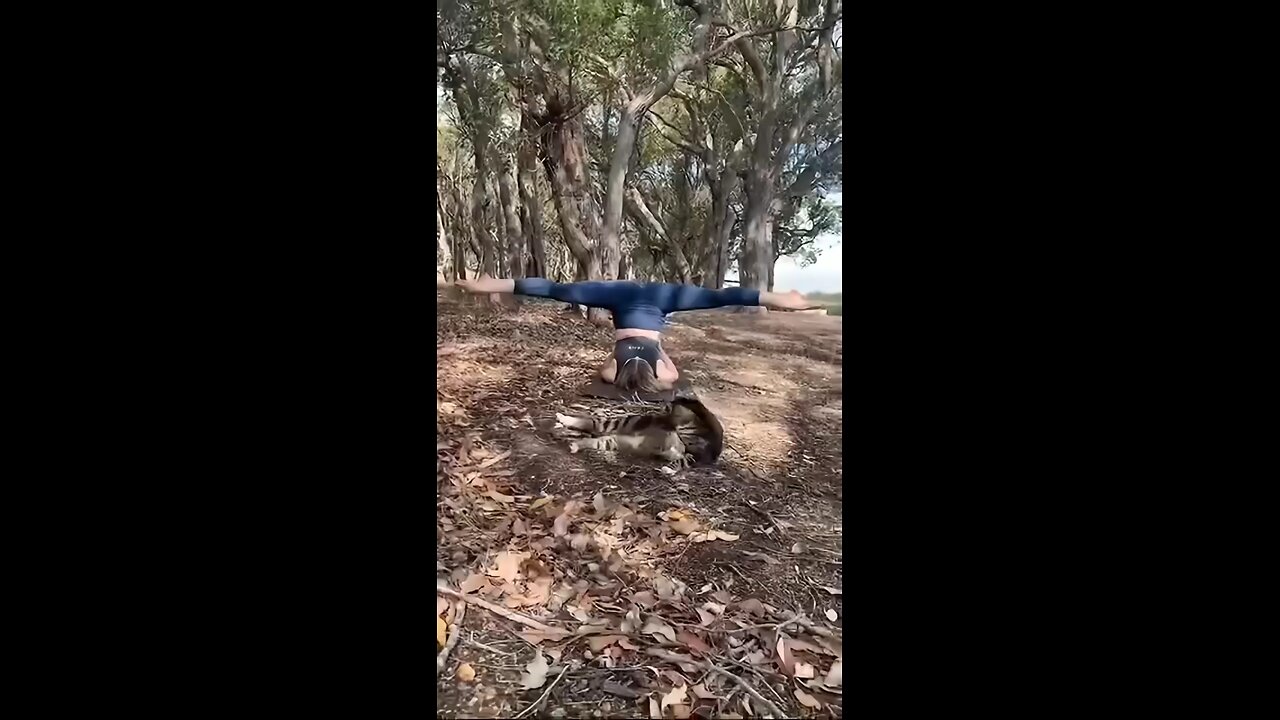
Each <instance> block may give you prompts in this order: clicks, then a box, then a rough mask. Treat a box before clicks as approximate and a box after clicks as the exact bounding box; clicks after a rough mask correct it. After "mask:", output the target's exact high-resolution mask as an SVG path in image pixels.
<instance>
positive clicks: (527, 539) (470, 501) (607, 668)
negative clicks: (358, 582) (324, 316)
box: [437, 316, 843, 718]
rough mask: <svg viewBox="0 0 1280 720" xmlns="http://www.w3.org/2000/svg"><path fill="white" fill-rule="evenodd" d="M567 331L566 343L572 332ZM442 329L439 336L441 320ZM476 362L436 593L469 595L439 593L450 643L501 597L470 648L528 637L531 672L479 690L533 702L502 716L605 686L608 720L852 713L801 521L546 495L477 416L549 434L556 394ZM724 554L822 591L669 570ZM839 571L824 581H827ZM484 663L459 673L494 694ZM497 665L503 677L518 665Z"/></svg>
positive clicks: (443, 519) (452, 461)
mask: <svg viewBox="0 0 1280 720" xmlns="http://www.w3.org/2000/svg"><path fill="white" fill-rule="evenodd" d="M442 318H443V316H442ZM470 320H474V321H475V322H480V323H483V322H489V320H488V319H485V318H483V317H482V318H479V319H476V318H471V319H470ZM554 331H555V334H556V335H557V336H562V335H563V333H564V332H565V329H564V328H563V327H556V328H554ZM574 331H575V332H576V331H577V328H576V326H575V329H574ZM437 332H438V338H439V332H440V331H439V324H438V331H437ZM520 332H521V333H524V332H525V328H523V327H522V328H521V329H520ZM461 335H462V334H461V333H460V337H461ZM466 356H467V353H466V352H464V351H463V350H457V351H454V352H453V354H451V355H450V363H451V364H454V363H460V369H458V370H457V371H458V372H459V373H460V376H459V377H460V378H461V379H460V381H459V382H457V383H453V384H450V383H447V382H441V381H440V380H438V382H437V496H438V503H437V547H438V551H437V570H438V574H439V579H438V582H443V583H444V585H445V586H446V587H447V588H451V592H456V593H459V594H460V595H461V596H463V597H462V598H461V599H454V597H453V596H450V597H449V599H448V600H446V599H445V598H442V597H438V598H437V619H438V631H439V632H438V638H437V640H438V644H440V643H443V638H444V637H445V635H446V631H448V632H452V631H453V627H452V624H451V622H449V618H450V617H451V616H452V613H453V607H452V605H461V604H462V603H463V602H466V603H467V604H473V605H474V604H481V603H482V602H483V603H487V604H481V608H477V609H475V610H473V611H472V613H469V614H468V615H467V617H466V618H465V622H463V623H459V626H460V627H459V630H461V631H463V632H467V631H470V632H471V633H472V634H471V635H469V636H467V637H473V638H474V637H475V632H476V631H481V632H485V633H488V634H487V635H485V636H484V640H485V642H488V643H502V642H504V641H505V642H507V643H515V645H505V646H504V647H503V651H504V652H507V653H510V654H512V655H513V656H518V657H519V658H520V660H519V664H518V665H516V666H515V667H516V668H518V672H516V673H514V674H512V673H510V671H504V672H495V673H493V674H486V675H485V676H484V678H481V680H482V681H483V683H485V684H487V683H490V682H492V683H495V684H497V685H498V686H499V687H500V686H501V684H502V683H504V682H505V683H511V684H512V685H516V686H518V687H519V688H521V689H522V690H525V691H527V692H528V693H529V695H528V696H525V695H520V696H519V699H518V700H514V702H515V705H507V706H504V707H507V708H509V709H510V714H511V715H514V714H517V712H518V711H520V710H522V709H524V710H530V711H533V710H535V709H536V708H534V703H535V700H537V701H539V702H540V701H541V699H540V698H538V694H539V693H540V692H542V693H548V692H551V691H552V690H555V691H556V692H559V693H566V692H575V693H581V692H586V691H587V690H588V687H587V685H585V684H583V683H586V682H587V681H588V680H590V679H591V678H595V680H594V682H592V683H591V687H594V688H595V689H597V690H598V691H599V692H600V693H601V694H600V695H599V697H600V698H601V699H600V702H602V703H607V702H609V699H610V698H611V699H612V702H613V705H612V708H613V710H612V711H611V712H610V711H606V712H605V713H604V715H605V716H609V715H610V714H611V713H612V714H618V713H621V714H624V715H625V714H632V712H634V710H639V712H640V713H641V714H643V713H644V712H645V710H648V711H649V713H650V714H651V715H652V716H654V717H691V716H692V717H700V718H701V717H735V716H736V715H735V714H736V713H742V712H744V711H745V712H746V714H747V715H748V716H758V715H760V714H768V713H774V712H776V713H777V714H775V715H774V716H775V717H800V716H807V715H810V714H812V713H813V711H816V710H821V709H823V708H828V707H830V709H829V710H827V712H834V713H836V714H839V713H840V708H839V703H840V702H841V700H840V694H839V693H840V691H841V685H842V659H841V658H842V655H843V646H842V642H841V630H840V628H838V627H834V626H832V625H830V624H829V620H830V615H829V614H828V613H827V612H826V607H827V606H828V605H829V604H830V600H829V599H828V601H827V603H822V604H818V603H815V602H813V601H812V600H816V599H817V598H818V595H821V596H825V597H827V598H830V597H831V596H833V595H834V596H837V597H838V596H840V595H841V594H842V591H841V589H840V588H839V587H835V586H833V585H831V584H822V583H821V582H815V581H814V580H816V579H817V578H814V579H807V578H806V577H804V576H803V575H800V574H799V572H798V568H797V569H796V572H792V565H794V564H796V563H798V562H800V563H802V562H803V560H802V558H803V557H804V555H805V553H806V552H808V551H809V549H810V548H809V545H808V541H806V542H797V541H796V539H795V538H796V537H798V536H802V535H803V532H802V530H803V528H802V527H800V526H798V525H796V524H795V523H794V522H786V521H784V520H783V519H782V518H785V517H786V515H785V514H777V511H776V510H775V511H774V512H775V515H771V516H770V520H771V521H772V523H773V524H772V525H769V524H767V523H766V525H767V527H765V530H767V532H763V531H762V530H761V526H760V525H753V524H751V523H750V521H748V522H747V523H746V524H743V523H742V522H738V523H737V524H735V521H734V520H733V519H730V520H729V521H728V522H726V521H724V520H718V519H717V518H718V517H719V516H720V515H723V512H722V511H716V512H712V511H711V510H710V509H709V508H704V507H698V508H693V507H683V506H674V505H667V506H666V510H665V512H656V513H655V512H654V510H653V509H652V508H651V507H650V509H647V510H646V508H645V506H644V500H645V498H640V497H636V498H631V497H629V496H625V495H621V494H617V493H611V492H608V485H607V480H606V481H604V482H600V483H597V485H596V486H595V487H592V488H591V491H590V492H589V493H587V494H581V495H575V494H574V493H573V492H566V491H563V490H560V489H557V488H558V487H559V486H556V487H553V488H552V491H553V492H556V493H559V494H560V496H559V497H557V496H556V495H553V494H552V493H550V492H547V487H546V485H545V484H544V485H543V486H542V487H543V489H542V490H541V491H539V489H538V487H539V486H538V485H537V484H534V483H536V482H543V481H542V480H541V479H539V480H534V479H532V478H530V477H528V473H526V472H524V471H523V470H522V471H521V472H520V473H517V472H515V468H513V467H512V466H511V463H512V461H513V455H517V456H518V455H519V454H520V453H517V452H516V451H515V447H514V446H513V445H511V444H501V442H500V441H497V440H494V439H492V438H488V437H486V436H485V434H484V433H483V432H481V431H479V430H477V428H482V427H484V423H483V422H481V415H480V414H479V413H480V410H478V409H477V408H479V407H480V406H481V405H484V406H485V407H487V408H493V407H507V408H510V409H511V410H513V411H515V412H512V413H511V416H512V417H514V418H515V419H516V420H518V421H519V422H520V423H525V422H527V424H528V425H529V426H534V425H535V423H534V421H533V419H532V418H529V417H528V408H530V407H533V406H534V405H532V404H531V403H541V404H546V402H547V400H549V399H550V398H551V397H553V395H548V394H547V393H548V391H547V390H545V389H543V388H541V387H535V386H534V384H533V383H527V382H525V383H524V384H521V382H523V380H524V379H523V378H522V379H521V382H517V383H515V384H512V383H510V382H505V383H504V382H500V381H498V379H496V378H495V379H490V378H488V377H486V376H484V374H483V373H482V372H478V371H477V368H478V366H477V365H476V364H475V363H472V364H471V365H470V366H468V365H466V363H464V362H462V361H461V360H459V358H464V357H466ZM463 376H465V377H463ZM508 380H509V379H508ZM545 380H546V378H540V379H539V383H537V385H539V386H541V385H544V384H545V382H544V381H545ZM539 398H545V399H546V400H540V399H539ZM491 412H492V410H486V411H485V417H488V415H489V413H491ZM512 424H513V425H514V424H516V423H514V422H513V423H512ZM521 452H523V451H521ZM513 478H514V480H513ZM679 480H680V478H679V477H676V478H674V480H669V481H666V482H678V481H679ZM614 489H615V490H616V489H617V488H616V487H615V488H614ZM766 514H767V513H766ZM779 515H780V516H779ZM748 517H749V516H748ZM794 519H795V518H794V517H793V518H792V520H794ZM775 527H777V528H778V529H781V528H787V529H788V530H787V535H788V540H787V542H786V544H785V545H784V544H782V542H781V541H778V540H776V539H775V538H777V537H778V535H781V534H782V533H781V532H779V533H778V534H776V535H770V533H771V532H772V531H773V530H774V529H775ZM722 544H723V545H724V546H725V547H726V548H733V549H731V550H730V549H726V550H723V551H720V552H728V553H731V554H732V555H734V556H741V557H743V558H748V559H750V560H753V561H757V562H755V564H754V567H755V568H756V569H755V570H754V571H752V573H753V574H760V575H761V576H762V577H764V578H765V579H766V581H767V582H768V583H769V584H771V585H777V584H779V583H788V584H792V585H797V586H799V587H800V588H801V594H805V593H812V594H814V597H813V598H812V600H811V601H810V602H808V603H806V604H800V603H799V602H793V603H792V604H791V605H788V606H785V607H782V608H777V607H774V606H773V605H770V604H769V603H768V602H764V601H762V598H763V599H764V600H768V598H765V597H764V596H763V595H760V594H759V593H760V592H761V591H765V590H768V589H769V588H768V586H765V587H760V586H756V585H753V584H750V583H747V584H744V583H737V584H735V583H734V577H735V576H734V574H733V573H730V572H727V571H726V572H725V573H724V575H725V576H726V577H721V578H715V577H712V576H709V575H708V576H701V575H699V576H697V577H699V578H704V577H705V579H698V580H697V583H696V584H695V585H694V587H692V588H691V587H689V586H688V585H687V584H686V583H685V582H683V581H682V580H681V578H680V577H677V576H674V575H672V574H671V571H670V570H668V569H667V568H669V567H671V566H672V564H673V563H674V564H675V565H676V566H679V562H678V561H679V560H680V559H682V558H684V556H685V555H686V554H689V555H690V556H693V555H696V554H697V552H696V551H695V552H692V553H691V552H690V550H691V549H696V548H697V547H701V546H707V547H711V546H713V545H722ZM798 558H799V559H798ZM738 562H741V563H742V568H743V569H747V568H749V567H750V565H749V564H748V562H747V561H745V560H739V561H738ZM739 574H740V573H739ZM681 577H683V576H681ZM828 577H830V575H829V574H828V575H827V576H826V577H822V579H823V580H826V581H827V583H830V582H831V580H828V579H827V578H828ZM686 579H687V578H686ZM838 582H839V581H838V575H837V579H836V583H837V584H838ZM441 592H443V591H441ZM793 597H795V595H793ZM471 598H474V599H475V600H474V602H472V601H471ZM450 601H451V602H450ZM774 602H776V600H775V601H774ZM499 610H505V611H507V613H499ZM463 645H464V647H465V646H466V642H464V644H463ZM479 645H480V646H481V647H492V646H485V645H484V644H483V643H481V644H479ZM511 651H514V653H512V652H511ZM468 652H469V651H468ZM475 658H479V659H480V662H481V666H482V667H487V665H484V663H485V662H486V661H485V659H484V658H483V657H480V656H475V655H473V656H469V657H467V660H470V661H471V662H460V661H455V663H457V667H456V668H455V670H454V673H453V675H454V677H456V678H457V680H458V681H460V682H465V683H475V684H473V685H472V687H473V688H474V689H475V691H479V690H480V688H482V687H484V685H482V684H480V682H479V681H476V670H475V667H476V666H475V665H474V664H473V661H474V660H473V659H475ZM500 662H502V663H503V667H506V666H507V665H508V664H509V663H510V662H511V661H510V660H503V661H500ZM464 666H465V668H466V669H464ZM628 668H634V669H628ZM558 672H559V673H561V674H562V675H564V676H565V677H566V680H565V681H563V682H561V681H560V678H559V677H555V679H556V681H557V682H559V683H560V684H559V685H556V683H551V684H550V685H548V678H549V676H550V677H554V676H555V675H556V673H558ZM517 676H518V677H517ZM504 677H505V678H508V679H505V680H504V679H502V678H504ZM818 678H821V680H820V681H819V680H818ZM574 682H577V683H579V684H578V685H574V684H573V683H574ZM492 690H493V689H492V688H490V691H492ZM555 702H556V701H555V700H554V699H551V700H548V701H547V703H546V705H545V706H543V707H542V709H541V710H537V712H536V714H537V715H544V714H546V713H547V712H548V710H549V709H550V708H554V707H556V705H555ZM619 703H621V705H619ZM632 703H634V704H636V705H638V706H639V707H635V705H632ZM646 705H647V706H648V707H647V708H646V707H645V706H646ZM704 705H705V706H706V707H704ZM628 707H631V708H633V709H632V710H628V709H626V708H628ZM642 708H643V709H642ZM655 711H656V714H654V713H655ZM504 714H505V713H504Z"/></svg>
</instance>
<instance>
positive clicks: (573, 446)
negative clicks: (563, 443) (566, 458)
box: [569, 442, 582, 454]
mask: <svg viewBox="0 0 1280 720" xmlns="http://www.w3.org/2000/svg"><path fill="white" fill-rule="evenodd" d="M581 449H582V448H580V447H578V443H576V442H571V443H569V453H570V454H573V453H576V452H578V451H579V450H581Z"/></svg>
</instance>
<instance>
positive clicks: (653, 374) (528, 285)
mask: <svg viewBox="0 0 1280 720" xmlns="http://www.w3.org/2000/svg"><path fill="white" fill-rule="evenodd" d="M457 285H458V287H461V288H462V289H464V290H466V291H467V292H472V293H478V294H486V293H515V294H518V295H529V296H532V297H545V298H553V299H555V300H560V301H563V302H567V303H575V304H578V305H587V306H590V307H598V308H605V309H606V310H609V311H611V312H612V313H613V326H614V328H615V331H614V334H613V337H614V346H613V353H612V354H610V356H609V359H608V360H606V361H605V363H604V365H602V366H601V367H600V378H601V379H602V380H604V381H605V382H608V383H614V384H615V385H617V386H618V389H620V390H622V391H624V392H660V391H662V390H670V389H671V388H672V387H675V383H676V380H677V379H679V377H680V373H679V372H678V371H677V370H676V366H675V363H673V362H671V358H670V357H668V356H667V353H666V351H665V350H663V349H662V329H663V327H664V326H665V325H666V320H665V317H666V315H667V314H668V313H672V312H676V311H679V310H706V309H709V308H717V307H724V306H726V305H762V306H764V307H768V308H774V309H777V310H809V309H812V308H815V307H818V306H817V305H813V304H812V303H810V302H809V301H807V300H805V298H804V296H803V295H801V294H800V293H798V292H796V291H794V290H792V291H791V292H789V293H773V292H764V291H762V290H752V289H749V288H741V287H733V288H724V289H722V290H711V289H709V288H704V287H699V286H697V285H674V284H671V283H655V282H632V281H629V280H604V281H590V282H576V283H555V282H551V281H550V280H547V279H545V278H525V279H523V280H507V279H499V278H488V277H486V278H478V279H475V280H459V281H458V282H457Z"/></svg>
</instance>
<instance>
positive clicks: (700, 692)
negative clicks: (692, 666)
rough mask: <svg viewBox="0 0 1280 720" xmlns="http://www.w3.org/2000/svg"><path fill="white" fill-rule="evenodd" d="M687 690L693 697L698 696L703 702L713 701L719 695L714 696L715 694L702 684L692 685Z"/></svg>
mask: <svg viewBox="0 0 1280 720" xmlns="http://www.w3.org/2000/svg"><path fill="white" fill-rule="evenodd" d="M689 689H690V690H692V691H693V694H694V695H696V696H698V697H699V698H701V699H703V700H714V699H716V698H718V697H719V695H716V694H715V693H713V692H711V691H710V690H708V689H707V688H706V687H705V686H704V685H703V684H702V683H698V684H697V685H693V686H691V687H690V688H689Z"/></svg>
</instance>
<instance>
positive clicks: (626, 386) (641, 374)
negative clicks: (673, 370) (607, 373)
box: [613, 357, 662, 393]
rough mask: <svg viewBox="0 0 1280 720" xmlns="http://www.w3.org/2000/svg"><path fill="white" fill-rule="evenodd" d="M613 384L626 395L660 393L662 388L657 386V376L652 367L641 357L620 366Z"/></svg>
mask: <svg viewBox="0 0 1280 720" xmlns="http://www.w3.org/2000/svg"><path fill="white" fill-rule="evenodd" d="M613 384H614V385H615V386H616V387H617V388H618V389H619V390H621V391H622V392H626V393H632V392H642V393H656V392H662V386H661V385H659V384H658V374H657V372H656V371H655V370H654V367H653V365H650V364H649V361H648V360H645V359H644V358H641V357H633V358H630V359H628V360H626V361H625V362H623V363H622V364H620V365H619V366H618V374H617V376H616V377H615V378H614V380H613Z"/></svg>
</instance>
